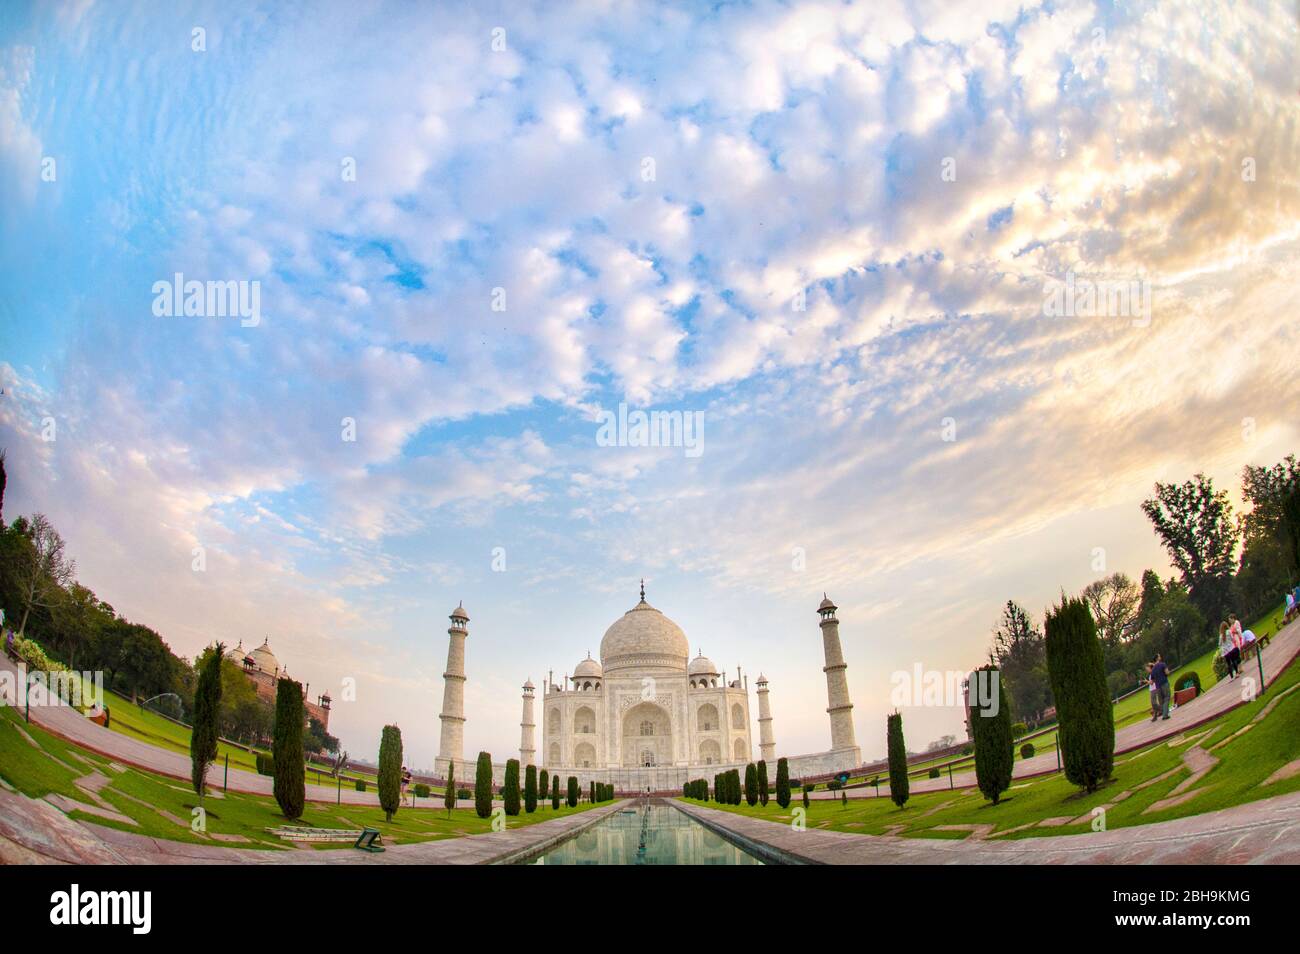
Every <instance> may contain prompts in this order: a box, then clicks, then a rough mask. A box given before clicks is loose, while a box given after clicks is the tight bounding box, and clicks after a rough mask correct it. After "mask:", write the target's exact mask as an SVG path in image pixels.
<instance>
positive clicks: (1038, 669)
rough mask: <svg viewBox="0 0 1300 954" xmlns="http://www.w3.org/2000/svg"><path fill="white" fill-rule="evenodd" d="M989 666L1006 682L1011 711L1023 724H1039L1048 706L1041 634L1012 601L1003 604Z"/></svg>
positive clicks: (1048, 685) (1049, 696)
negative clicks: (1023, 720) (992, 666)
mask: <svg viewBox="0 0 1300 954" xmlns="http://www.w3.org/2000/svg"><path fill="white" fill-rule="evenodd" d="M989 662H990V663H992V664H993V665H995V666H997V667H998V671H999V672H1001V673H1002V678H1003V679H1005V680H1006V683H1007V692H1008V693H1009V694H1010V696H1011V708H1012V709H1013V710H1014V711H1015V712H1016V713H1018V714H1019V715H1020V716H1021V717H1022V718H1024V719H1025V720H1026V721H1032V722H1035V723H1037V722H1038V721H1039V720H1041V719H1042V716H1043V712H1044V711H1046V710H1047V708H1048V707H1049V706H1051V704H1052V687H1051V681H1050V680H1049V679H1048V678H1047V657H1046V655H1045V653H1044V650H1043V634H1042V632H1041V631H1040V630H1039V629H1038V627H1037V626H1035V625H1034V622H1033V620H1032V619H1030V617H1029V614H1028V613H1027V612H1025V610H1024V608H1023V607H1022V606H1020V604H1018V603H1016V602H1015V601H1014V600H1007V605H1006V606H1005V607H1003V609H1002V618H1001V620H1000V621H999V623H998V625H997V627H995V628H994V630H993V648H992V649H991V650H990V651H989Z"/></svg>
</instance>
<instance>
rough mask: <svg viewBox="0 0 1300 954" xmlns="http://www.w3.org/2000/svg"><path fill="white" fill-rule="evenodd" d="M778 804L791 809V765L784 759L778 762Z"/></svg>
mask: <svg viewBox="0 0 1300 954" xmlns="http://www.w3.org/2000/svg"><path fill="white" fill-rule="evenodd" d="M776 803H777V804H778V805H780V806H781V807H782V808H789V807H790V763H789V762H787V761H786V760H785V759H784V758H780V759H777V760H776Z"/></svg>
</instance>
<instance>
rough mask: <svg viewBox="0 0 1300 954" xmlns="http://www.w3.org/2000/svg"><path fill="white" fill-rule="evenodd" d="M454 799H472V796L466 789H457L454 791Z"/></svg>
mask: <svg viewBox="0 0 1300 954" xmlns="http://www.w3.org/2000/svg"><path fill="white" fill-rule="evenodd" d="M456 797H457V798H473V796H472V795H471V794H470V791H469V789H468V788H458V789H456Z"/></svg>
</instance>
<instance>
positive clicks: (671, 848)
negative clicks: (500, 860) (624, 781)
mask: <svg viewBox="0 0 1300 954" xmlns="http://www.w3.org/2000/svg"><path fill="white" fill-rule="evenodd" d="M643 835H644V841H645V850H644V851H642V850H641V843H642V838H643ZM531 863H532V864H537V865H761V864H762V863H763V862H762V861H760V860H759V859H757V858H755V857H754V856H753V855H749V854H746V853H745V852H744V851H742V850H740V849H739V848H737V847H736V846H735V845H732V844H731V843H729V842H727V841H724V840H723V839H722V838H720V837H719V836H718V835H715V834H714V833H713V832H711V831H709V830H708V829H707V828H705V827H704V826H703V825H701V824H699V823H698V822H696V821H695V820H693V819H691V818H689V817H687V816H686V815H685V814H683V813H682V812H679V811H678V810H677V809H675V808H673V807H671V806H669V805H663V804H651V805H650V806H649V808H642V807H641V806H639V805H638V806H636V807H635V808H629V809H627V810H624V811H620V812H615V813H614V814H613V815H610V816H609V817H608V818H604V819H602V820H601V821H599V822H597V823H596V824H595V825H593V826H591V827H590V828H588V829H587V830H586V831H584V832H582V833H581V834H579V835H577V836H576V837H574V838H571V839H569V840H568V841H566V842H564V843H563V844H560V845H556V846H555V847H554V848H552V849H551V850H550V851H548V852H547V853H546V854H544V855H542V856H541V857H539V858H537V859H535V860H534V861H532V862H531Z"/></svg>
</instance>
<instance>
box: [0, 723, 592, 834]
mask: <svg viewBox="0 0 1300 954" xmlns="http://www.w3.org/2000/svg"><path fill="white" fill-rule="evenodd" d="M20 727H21V729H22V730H23V731H24V732H26V733H27V735H29V736H30V737H31V739H32V740H33V741H34V742H35V743H36V745H32V744H31V743H30V742H28V741H27V739H25V738H24V737H23V735H22V732H20V731H19V728H20ZM92 771H99V772H100V773H101V774H103V775H107V776H108V777H109V778H110V779H111V782H110V784H108V785H106V786H104V787H103V788H102V789H101V790H100V793H99V794H100V797H101V798H103V799H104V800H105V801H106V802H108V803H109V804H110V805H111V806H112V807H113V808H114V810H116V811H118V812H120V813H121V814H123V815H126V816H127V817H129V818H132V819H134V820H135V821H136V822H137V824H136V825H130V824H125V823H122V822H117V821H114V820H111V819H105V818H102V817H100V816H98V815H95V814H93V813H91V812H80V811H73V812H72V813H71V814H70V817H72V818H75V819H78V820H81V821H86V822H91V823H93V824H97V825H105V826H107V827H110V828H116V829H119V830H121V831H130V832H136V833H138V834H144V835H150V836H153V837H157V838H165V839H169V840H172V841H184V842H191V843H204V844H218V843H219V844H229V845H232V846H234V847H243V848H261V849H267V850H276V849H283V848H286V847H287V846H288V843H287V842H283V841H281V840H280V839H279V838H277V837H275V836H273V835H271V834H269V833H267V832H266V831H265V829H266V828H271V827H277V826H280V825H304V826H310V827H317V828H361V827H363V826H369V827H371V828H378V829H379V830H380V832H381V833H382V834H383V838H384V841H385V842H386V843H387V844H390V845H392V844H403V843H406V842H418V841H434V840H438V839H443V838H455V837H458V836H460V835H470V834H479V833H482V832H487V831H490V830H491V827H492V826H491V819H490V818H487V819H483V818H479V817H478V815H477V814H476V813H475V812H474V810H473V809H472V808H457V809H453V810H452V812H451V813H450V816H449V815H448V813H447V811H446V810H445V809H443V808H442V807H441V806H438V807H428V808H425V807H421V808H410V807H403V808H401V809H400V810H399V811H398V812H397V814H396V815H394V817H393V820H392V821H391V822H388V821H385V820H384V813H383V810H382V809H380V808H379V807H378V806H377V805H375V806H370V805H330V804H327V803H325V804H322V803H318V802H308V803H307V806H306V809H305V811H304V814H303V817H302V818H301V819H295V820H293V821H290V820H289V819H286V818H285V817H284V816H283V815H282V814H281V813H280V810H279V807H278V806H277V805H276V803H275V800H274V799H273V798H269V797H266V796H260V795H245V794H239V793H233V792H232V793H228V794H227V795H226V796H225V797H224V798H223V797H219V796H220V791H219V789H218V790H217V791H216V792H215V793H213V792H212V790H211V789H210V790H209V796H208V797H207V798H206V799H205V800H204V806H203V807H204V810H205V812H206V823H207V831H208V832H210V833H214V834H221V835H236V836H242V837H243V838H246V839H248V841H247V842H222V841H221V840H219V839H212V838H208V837H205V836H204V835H202V834H198V833H195V832H192V831H191V830H190V822H191V819H192V817H193V815H192V810H193V808H194V807H195V806H196V805H197V804H198V798H197V796H196V795H195V794H194V791H193V790H192V789H191V788H190V786H189V785H188V784H187V783H186V782H183V781H181V780H179V779H173V778H169V777H167V776H162V775H156V774H154V773H151V772H144V771H141V770H138V769H134V768H126V769H122V770H117V769H114V768H113V767H112V763H110V761H109V760H108V759H105V758H103V757H101V756H98V755H95V754H93V753H90V752H86V751H84V750H81V749H78V748H77V747H76V746H74V745H71V744H69V743H67V742H64V741H63V740H61V739H59V738H57V737H55V736H53V735H50V734H49V733H47V732H45V731H44V730H42V729H40V728H39V727H38V726H36V725H27V724H23V722H22V716H21V714H19V713H17V712H15V711H14V710H13V709H11V708H7V707H6V708H0V778H3V779H4V780H5V781H7V782H8V783H9V784H10V785H12V786H13V787H14V788H16V789H17V790H18V791H20V792H22V793H23V794H25V795H28V796H31V797H32V798H41V797H43V796H45V795H47V794H49V793H51V792H56V793H59V794H62V795H66V796H68V797H69V798H73V799H76V800H77V801H79V802H83V803H86V804H87V805H93V804H95V802H94V799H93V798H92V797H91V796H90V795H88V794H87V793H86V792H84V791H82V790H81V789H80V788H78V787H77V786H76V785H75V784H74V782H75V780H76V779H78V778H81V777H82V776H85V775H88V774H90V773H91V772H92ZM210 777H212V776H210ZM217 777H218V778H219V776H217ZM428 801H430V802H431V801H432V800H428ZM142 803H143V804H142ZM546 805H547V806H549V805H550V802H549V801H548V802H547V803H546ZM592 807H594V806H592V805H589V804H586V803H583V804H579V805H578V806H577V807H576V808H568V807H564V806H561V808H560V809H559V810H558V811H553V810H552V809H551V808H549V807H542V806H541V805H539V807H538V809H537V811H535V812H534V813H532V814H531V815H529V814H527V813H521V814H519V815H518V816H515V817H513V818H506V827H507V828H518V827H520V826H523V825H532V824H536V823H537V822H542V821H547V820H548V819H551V818H558V817H560V816H562V815H572V814H575V813H577V812H583V811H587V810H589V809H591V808H592ZM169 816H170V817H169ZM310 847H311V848H313V849H316V850H322V849H331V848H337V847H343V848H348V847H350V844H349V843H343V844H341V845H340V844H330V845H312V846H310Z"/></svg>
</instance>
